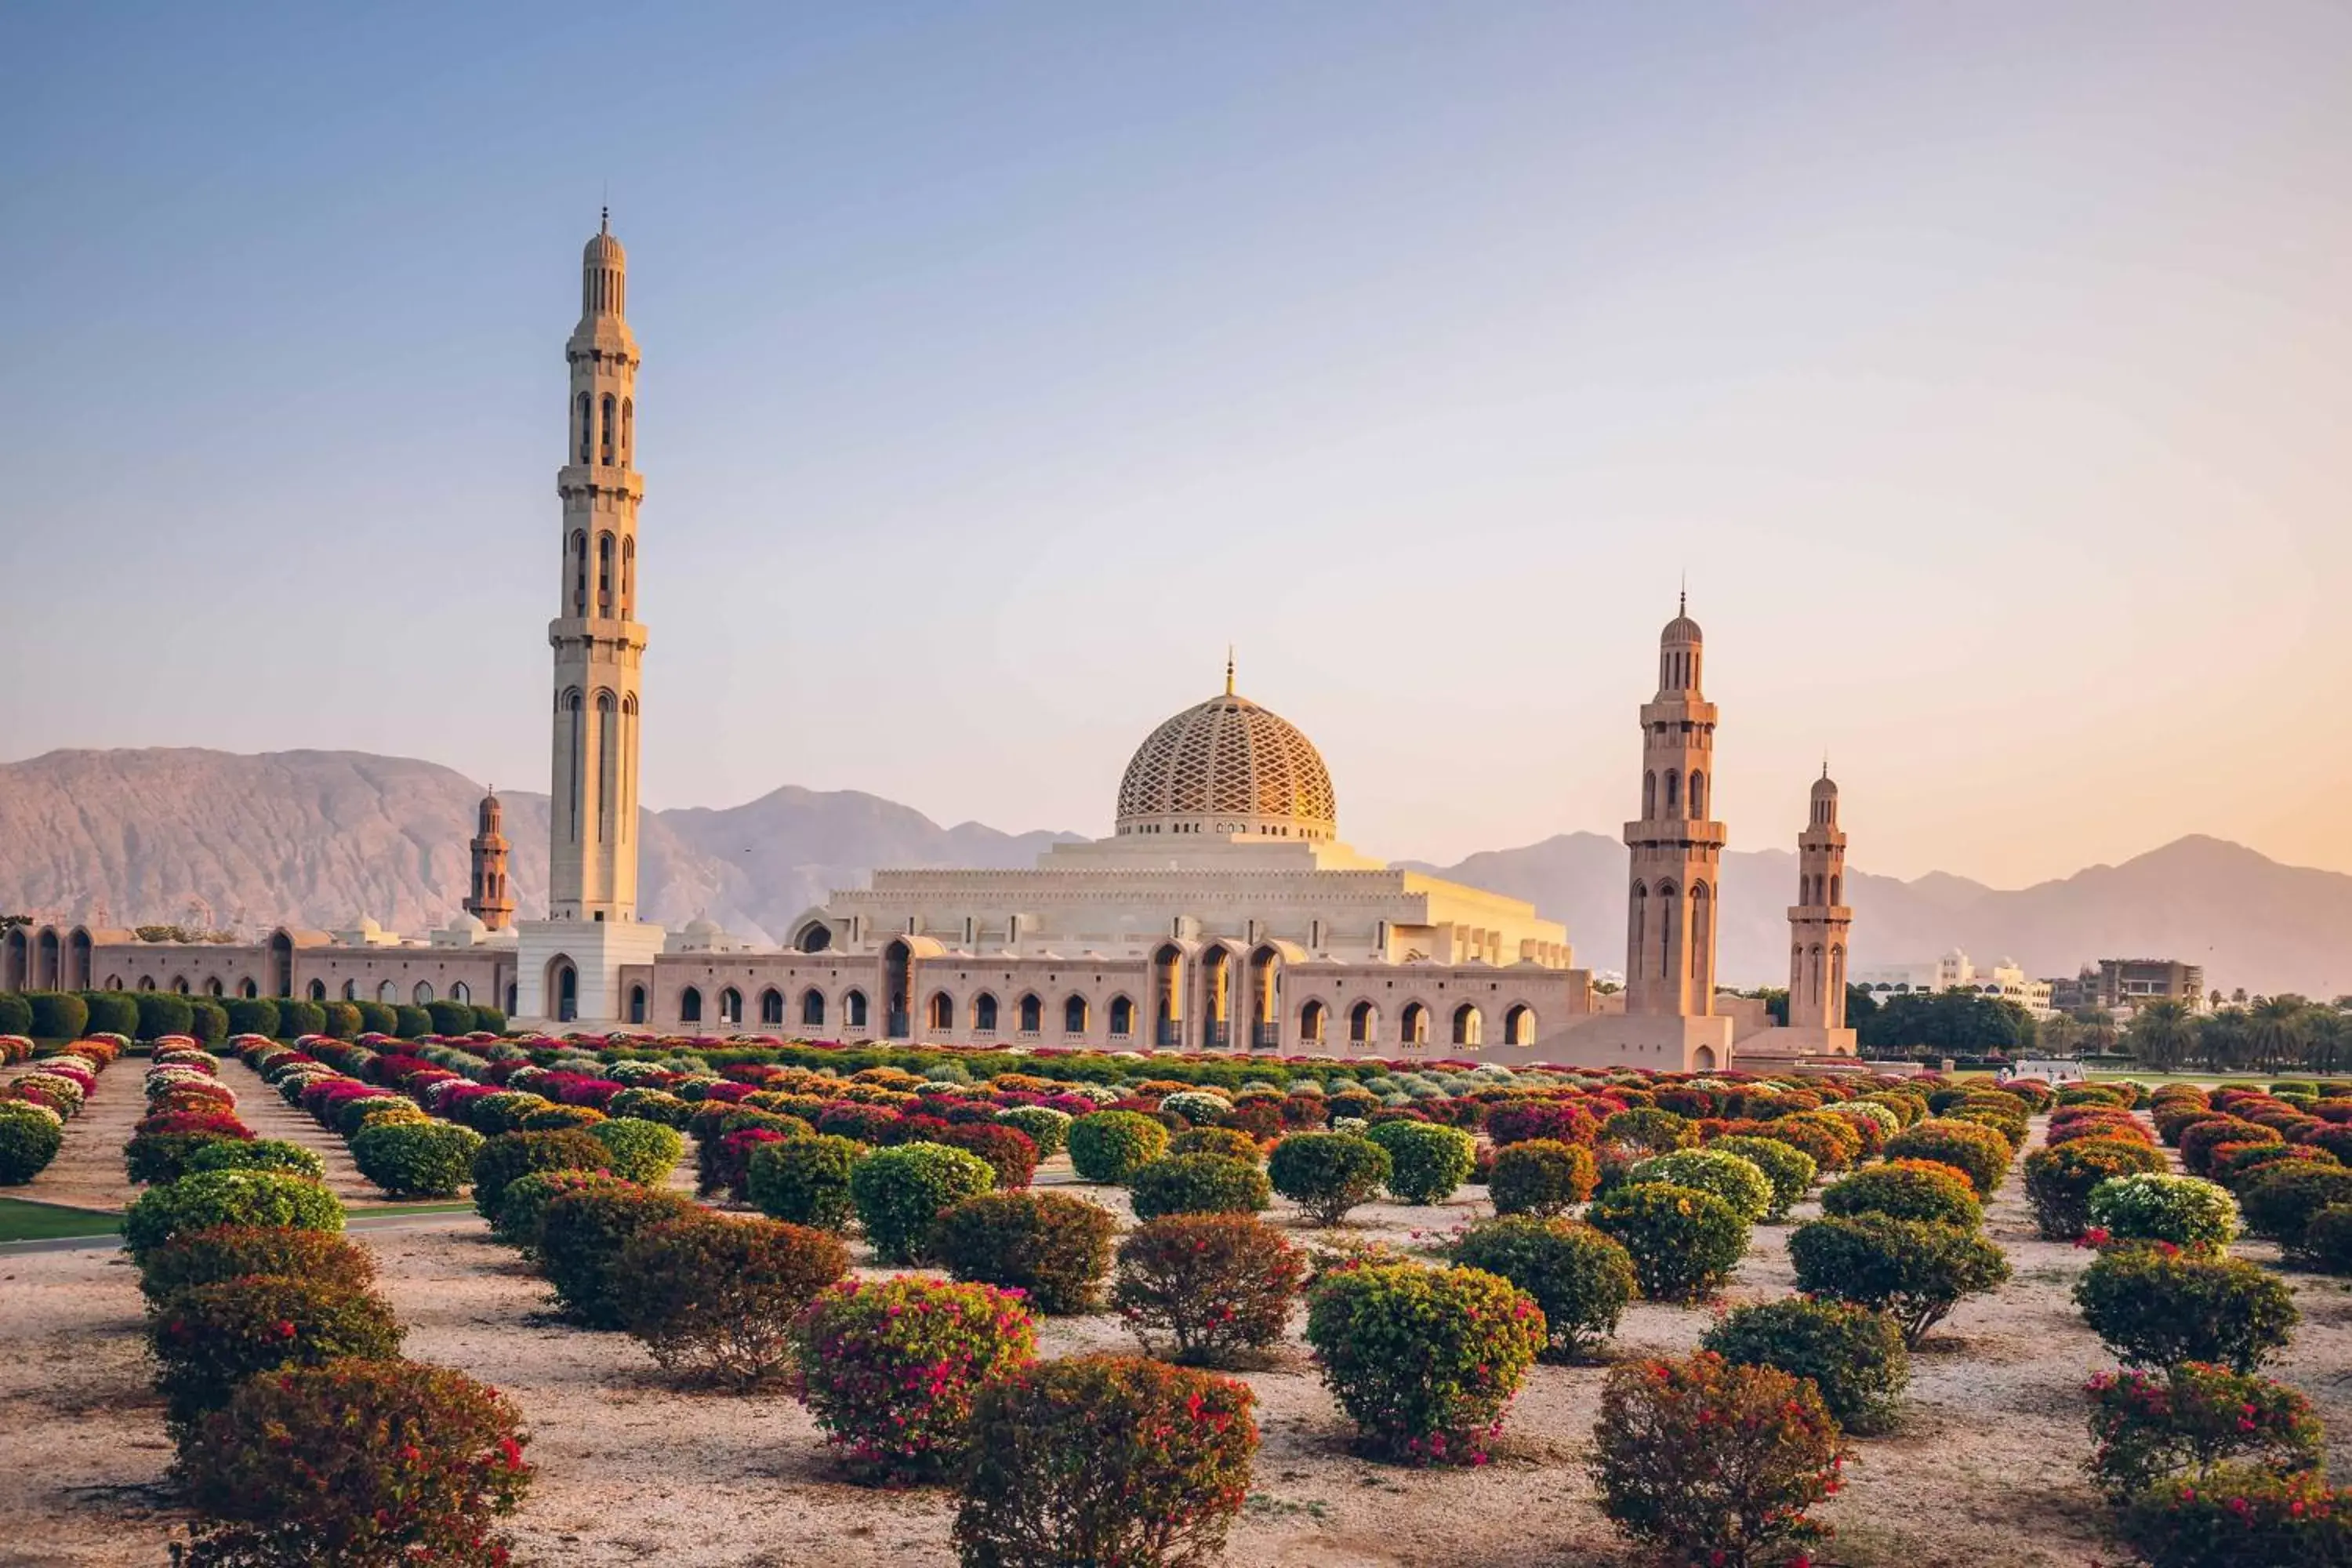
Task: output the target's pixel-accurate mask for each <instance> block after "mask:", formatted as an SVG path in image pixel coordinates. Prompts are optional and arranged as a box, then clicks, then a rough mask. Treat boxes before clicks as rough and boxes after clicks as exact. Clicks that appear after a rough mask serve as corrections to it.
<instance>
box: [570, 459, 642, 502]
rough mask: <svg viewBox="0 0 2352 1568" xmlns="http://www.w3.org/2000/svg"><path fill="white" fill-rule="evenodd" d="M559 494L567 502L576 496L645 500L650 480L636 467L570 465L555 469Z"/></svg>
mask: <svg viewBox="0 0 2352 1568" xmlns="http://www.w3.org/2000/svg"><path fill="white" fill-rule="evenodd" d="M555 493H556V494H557V495H560V496H562V497H563V498H564V499H566V500H570V499H571V498H572V497H573V496H575V495H615V496H626V497H628V498H629V499H630V500H645V499H646V477H645V476H644V475H643V474H641V473H639V472H638V471H637V470H636V469H635V468H622V467H620V466H619V465H617V464H614V463H566V464H564V465H563V467H562V468H558V469H556V470H555Z"/></svg>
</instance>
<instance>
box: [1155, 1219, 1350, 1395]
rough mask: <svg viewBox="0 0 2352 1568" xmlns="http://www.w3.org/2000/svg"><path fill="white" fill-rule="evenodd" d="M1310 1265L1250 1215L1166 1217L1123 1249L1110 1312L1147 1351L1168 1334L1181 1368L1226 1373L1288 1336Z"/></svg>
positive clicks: (1262, 1223)
mask: <svg viewBox="0 0 2352 1568" xmlns="http://www.w3.org/2000/svg"><path fill="white" fill-rule="evenodd" d="M1306 1279H1307V1263H1306V1260H1305V1259H1304V1258H1301V1257H1299V1255H1298V1252H1297V1248H1295V1247H1292V1246H1291V1245H1290V1243H1289V1241H1288V1240H1287V1239H1286V1238H1285V1237H1284V1236H1283V1234H1282V1233H1281V1232H1280V1231H1278V1230H1276V1229H1275V1228H1274V1227H1273V1226H1270V1225H1267V1224H1266V1223H1265V1221H1264V1220H1261V1219H1258V1218H1256V1217H1255V1215H1241V1214H1214V1215H1209V1214H1197V1215H1169V1216H1168V1217H1166V1218H1164V1219H1155V1220H1150V1221H1148V1222H1146V1223H1145V1224H1143V1225H1140V1226H1137V1227H1136V1228H1135V1230H1134V1231H1133V1232H1132V1233H1131V1234H1129V1236H1128V1237H1127V1239H1126V1240H1124V1241H1122V1242H1120V1243H1119V1247H1118V1283H1117V1284H1116V1285H1115V1286H1114V1287H1113V1288H1112V1291H1111V1304H1112V1305H1113V1306H1114V1307H1116V1308H1117V1309H1118V1313H1119V1316H1121V1317H1122V1318H1124V1319H1126V1320H1127V1323H1128V1326H1129V1328H1131V1329H1133V1330H1134V1331H1135V1335H1136V1337H1137V1338H1138V1339H1139V1340H1140V1341H1142V1342H1143V1348H1144V1349H1145V1351H1147V1352H1150V1350H1151V1349H1152V1338H1153V1336H1154V1335H1158V1334H1164V1335H1166V1336H1167V1338H1168V1340H1169V1342H1170V1343H1171V1354H1172V1356H1173V1358H1174V1359H1175V1360H1177V1361H1179V1362H1191V1363H1202V1364H1206V1365H1210V1366H1224V1365H1230V1364H1233V1363H1235V1362H1237V1361H1239V1360H1241V1359H1244V1358H1245V1357H1248V1356H1252V1355H1255V1353H1257V1352H1263V1351H1264V1350H1265V1348H1266V1347H1267V1346H1269V1345H1272V1344H1273V1343H1275V1342H1276V1341H1278V1340H1279V1339H1281V1338H1282V1331H1283V1329H1284V1326H1285V1325H1286V1323H1287V1322H1288V1321H1289V1320H1290V1308H1291V1303H1292V1302H1294V1301H1295V1300H1297V1298H1298V1291H1299V1288H1300V1286H1301V1285H1302V1284H1304V1283H1305V1281H1306Z"/></svg>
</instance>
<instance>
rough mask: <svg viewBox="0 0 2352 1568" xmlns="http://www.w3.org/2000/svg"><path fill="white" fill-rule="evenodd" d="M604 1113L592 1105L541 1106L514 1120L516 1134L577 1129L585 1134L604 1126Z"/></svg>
mask: <svg viewBox="0 0 2352 1568" xmlns="http://www.w3.org/2000/svg"><path fill="white" fill-rule="evenodd" d="M604 1120H605V1117H604V1112H603V1111H601V1110H597V1109H596V1108H595V1107H594V1106H593V1105H542V1106H539V1107H537V1108H535V1109H533V1110H526V1111H524V1112H523V1113H522V1114H521V1115H520V1116H518V1117H516V1118H515V1119H514V1130H515V1131H518V1132H562V1131H565V1130H567V1129H571V1128H577V1129H578V1130H579V1131H583V1132H585V1131H588V1130H589V1129H590V1128H592V1127H597V1126H601V1125H603V1124H604Z"/></svg>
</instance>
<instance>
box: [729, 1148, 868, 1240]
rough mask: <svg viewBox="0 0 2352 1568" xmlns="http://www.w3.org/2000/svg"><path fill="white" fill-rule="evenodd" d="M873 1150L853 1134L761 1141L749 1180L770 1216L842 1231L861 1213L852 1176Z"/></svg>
mask: <svg viewBox="0 0 2352 1568" xmlns="http://www.w3.org/2000/svg"><path fill="white" fill-rule="evenodd" d="M868 1152H869V1150H868V1149H867V1147H866V1145H865V1144H863V1143H860V1142H857V1141H856V1139H854V1138H836V1137H833V1136H831V1135H829V1134H826V1133H818V1134H816V1135H814V1136H813V1137H807V1138H784V1139H779V1140H777V1141H776V1142H771V1143H762V1144H761V1145H759V1146H758V1147H757V1148H755V1149H753V1150H752V1152H751V1168H750V1173H749V1180H748V1183H747V1186H748V1188H749V1191H750V1194H751V1201H752V1202H753V1203H754V1204H756V1205H759V1208H760V1212H761V1214H764V1215H767V1216H768V1217H769V1218H771V1219H780V1220H785V1221H788V1222H790V1223H791V1224H793V1225H807V1226H816V1227H817V1228H818V1229H820V1230H833V1231H842V1230H847V1229H848V1228H849V1224H850V1221H852V1220H853V1219H855V1218H856V1217H857V1205H856V1201H855V1200H854V1199H852V1197H851V1196H850V1192H849V1176H850V1173H851V1172H852V1171H853V1170H855V1169H856V1165H857V1162H858V1161H860V1160H862V1159H864V1158H865V1157H866V1154H867V1153H868Z"/></svg>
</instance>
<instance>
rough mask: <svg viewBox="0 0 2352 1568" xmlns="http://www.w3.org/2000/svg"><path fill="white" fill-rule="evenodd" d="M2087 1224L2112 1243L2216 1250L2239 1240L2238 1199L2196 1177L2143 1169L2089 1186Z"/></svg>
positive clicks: (2215, 1185) (2219, 1187) (2217, 1186)
mask: <svg viewBox="0 0 2352 1568" xmlns="http://www.w3.org/2000/svg"><path fill="white" fill-rule="evenodd" d="M2089 1210H2090V1218H2091V1224H2092V1226H2094V1227H2095V1228H2096V1229H2100V1230H2104V1231H2105V1232H2106V1233H2107V1234H2108V1235H2109V1236H2110V1237H2114V1238H2115V1239H2116V1240H2117V1241H2168V1242H2170V1243H2172V1244H2173V1245H2174V1246H2175V1247H2212V1248H2214V1249H2216V1250H2221V1249H2224V1248H2226V1247H2228V1246H2229V1245H2230V1243H2231V1242H2232V1241H2235V1240H2236V1239H2237V1238H2238V1200H2237V1199H2235V1198H2233V1197H2231V1195H2230V1194H2229V1193H2228V1191H2227V1190H2226V1189H2224V1188H2222V1187H2221V1186H2219V1185H2217V1184H2214V1183H2211V1182H2208V1181H2201V1180H2200V1179H2199V1178H2197V1177H2195V1176H2168V1175H2164V1174H2162V1173H2157V1172H2143V1173H2137V1174H2134V1175H2129V1176H2116V1177H2114V1178H2112V1179H2110V1180H2108V1181H2105V1182H2101V1183H2100V1184H2098V1185H2097V1186H2095V1187H2094V1188H2092V1189H2091V1201H2090V1205H2089Z"/></svg>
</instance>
